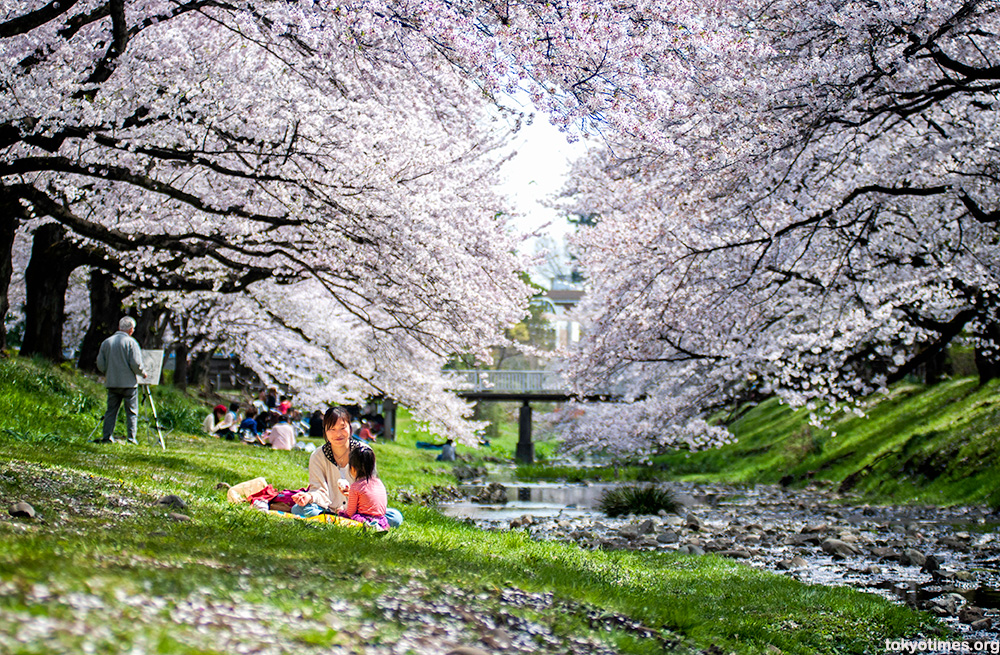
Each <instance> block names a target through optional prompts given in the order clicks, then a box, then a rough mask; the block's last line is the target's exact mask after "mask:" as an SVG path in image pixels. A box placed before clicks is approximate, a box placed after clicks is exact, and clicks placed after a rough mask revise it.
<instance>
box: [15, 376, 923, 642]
mask: <svg viewBox="0 0 1000 655" xmlns="http://www.w3.org/2000/svg"><path fill="white" fill-rule="evenodd" d="M156 393H157V403H158V409H160V413H161V415H163V416H169V417H171V420H172V421H173V427H172V429H171V430H170V431H169V433H168V434H167V436H166V443H167V450H166V451H165V452H164V451H161V450H160V449H159V447H158V445H157V446H153V445H152V444H151V443H146V444H144V445H140V446H130V445H125V444H114V445H97V444H92V443H90V442H89V441H87V436H88V435H89V433H90V432H91V431H92V430H93V428H94V427H95V425H96V418H95V414H99V413H100V411H101V409H102V403H103V395H104V394H103V390H102V389H101V387H100V386H99V385H97V383H96V382H95V381H93V380H90V379H88V378H85V377H81V376H79V375H76V374H75V373H74V372H73V371H71V370H68V369H61V368H58V367H51V366H47V365H45V364H41V363H34V362H29V361H22V360H0V403H3V404H4V406H5V407H9V408H11V409H10V410H9V411H8V412H6V413H5V414H3V415H2V416H0V461H2V462H4V464H3V466H2V470H0V503H2V504H3V507H4V508H6V507H8V506H9V505H10V504H11V503H13V502H15V501H19V500H24V501H28V502H30V503H31V504H32V505H33V506H34V507H35V509H36V510H37V511H38V513H39V517H37V518H35V519H20V518H12V517H10V516H8V515H7V514H6V513H4V515H3V516H2V517H0V543H2V544H3V547H2V548H0V652H10V653H32V654H34V653H39V654H40V653H78V652H100V653H126V652H137V653H184V654H187V653H191V654H193V653H201V654H204V653H220V654H221V653H233V652H262V653H272V652H273V653H293V652H294V653H296V654H301V653H331V652H336V653H348V652H358V653H383V652H384V653H390V652H398V653H407V652H412V653H425V652H426V653H444V652H446V651H447V650H448V648H450V647H453V646H455V645H459V644H467V645H475V646H478V647H480V648H486V649H487V650H489V651H494V652H495V651H497V650H502V649H503V647H504V644H505V643H506V644H508V645H509V643H510V642H511V641H512V640H514V641H516V640H517V639H521V640H528V641H529V642H530V643H534V644H535V646H536V648H537V652H540V653H549V652H553V653H554V652H601V649H602V648H606V647H607V648H611V649H613V650H615V651H617V652H625V653H653V652H657V653H658V652H663V651H664V649H665V647H666V648H667V649H668V650H670V651H671V652H678V653H694V652H698V651H701V650H708V649H711V648H712V647H713V646H715V647H718V648H719V649H721V651H718V652H726V653H728V652H736V653H775V652H776V651H775V650H774V649H775V648H777V649H779V650H780V652H783V653H803V654H805V653H809V654H812V653H874V652H882V649H883V644H884V640H885V639H899V638H904V637H915V636H917V635H918V634H934V633H938V632H937V631H938V630H939V628H937V627H936V624H934V623H933V622H932V620H931V619H930V618H928V617H927V616H926V615H923V614H917V613H915V612H911V611H910V610H907V609H905V608H902V607H898V606H895V605H892V604H890V603H888V602H886V601H884V600H881V599H880V598H878V597H875V596H872V595H868V594H862V593H858V592H855V591H852V590H849V589H845V588H838V589H832V588H825V587H819V586H806V585H802V584H800V583H798V582H795V581H794V580H791V579H789V578H786V577H783V576H779V575H774V574H770V573H767V572H763V571H760V570H757V569H753V568H750V567H747V566H743V565H741V564H738V563H736V562H733V561H731V560H727V559H723V558H719V557H716V556H706V557H691V556H686V555H677V554H668V553H662V552H617V551H616V552H605V551H586V550H581V549H579V548H577V547H575V546H570V545H566V544H561V543H549V542H534V541H532V540H530V539H529V538H528V537H527V536H526V535H525V534H524V533H523V532H519V531H513V532H482V531H479V530H477V529H475V528H473V527H471V526H469V525H466V524H464V523H462V522H460V521H455V520H451V519H447V518H444V517H442V516H441V515H440V514H438V513H437V512H436V511H434V510H433V508H428V507H423V506H420V505H416V504H410V505H401V504H399V502H398V497H397V494H398V492H399V491H400V490H403V489H406V490H408V491H410V492H412V493H413V494H419V493H422V492H425V491H429V490H431V489H432V488H433V487H434V486H435V485H438V484H450V483H453V482H454V478H452V477H451V476H450V473H449V470H450V469H449V467H448V465H446V464H441V463H437V462H435V461H433V457H434V454H435V453H434V452H433V451H419V450H416V449H414V448H413V447H412V445H411V442H412V441H415V440H416V435H413V434H404V435H401V438H400V439H399V441H398V442H397V443H381V444H378V446H377V449H378V450H377V452H378V458H379V468H380V471H381V473H382V476H383V478H384V480H385V482H386V486H387V487H388V488H389V490H390V497H391V498H393V499H392V500H391V501H390V505H396V506H398V507H399V508H400V509H401V510H402V511H403V513H404V515H405V517H406V522H405V523H404V524H403V525H402V526H401V527H400V528H397V529H395V530H393V531H392V532H390V533H389V534H387V535H383V536H374V535H370V534H365V533H361V532H359V531H354V530H346V529H337V528H333V527H328V526H322V525H316V524H311V523H307V522H300V521H295V520H290V519H281V518H277V517H273V516H268V515H265V514H262V513H259V512H255V511H253V510H251V509H250V508H249V507H248V506H243V505H239V506H236V505H231V504H228V503H227V502H226V501H225V499H224V491H221V490H219V489H217V488H216V484H217V483H218V482H228V483H236V482H239V481H242V480H246V479H249V478H252V477H257V476H264V477H266V478H267V479H268V481H269V482H271V483H272V484H274V485H275V486H276V487H278V488H282V487H288V488H295V487H298V486H301V485H303V484H305V482H306V462H307V455H306V454H305V453H301V452H294V451H293V452H274V451H269V450H265V449H259V448H250V447H246V446H241V445H239V444H235V443H231V442H224V441H219V440H216V439H210V438H204V437H199V436H196V435H194V434H192V432H194V429H193V428H192V427H191V426H192V423H194V425H195V426H196V425H197V423H198V422H200V419H201V413H202V412H201V411H200V405H199V404H198V402H197V401H194V400H191V399H189V398H185V397H181V396H179V395H178V394H176V393H174V392H171V391H170V390H167V389H157V390H156ZM140 435H141V437H142V438H143V439H147V438H148V433H146V432H143V431H142V430H140ZM165 494H176V495H178V496H180V497H181V498H182V499H183V500H184V501H185V502H186V504H187V506H186V508H184V509H182V510H170V509H168V508H165V507H162V506H160V505H157V504H156V500H157V499H158V498H160V497H161V496H163V495H165ZM171 511H174V512H181V513H183V514H184V515H185V516H186V517H187V518H188V519H190V520H183V518H181V517H178V516H171V514H170V512H171ZM938 634H939V633H938ZM521 643H523V642H521Z"/></svg>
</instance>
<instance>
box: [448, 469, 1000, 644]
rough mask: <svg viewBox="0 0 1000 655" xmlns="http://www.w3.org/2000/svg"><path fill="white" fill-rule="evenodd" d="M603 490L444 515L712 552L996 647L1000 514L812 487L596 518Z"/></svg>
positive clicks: (590, 540)
mask: <svg viewBox="0 0 1000 655" xmlns="http://www.w3.org/2000/svg"><path fill="white" fill-rule="evenodd" d="M609 486H610V485H605V484H597V485H546V484H536V485H527V486H518V485H517V484H514V485H511V486H510V487H508V489H507V493H506V498H509V499H510V500H509V501H508V502H505V503H497V504H482V503H475V502H456V503H449V504H445V505H443V506H442V509H443V511H445V512H446V513H448V514H450V515H454V516H469V517H470V518H471V519H472V520H473V521H474V522H475V524H476V525H477V526H479V527H482V528H483V529H489V530H523V531H524V532H525V533H526V534H529V535H531V537H532V538H533V539H538V540H551V541H558V542H573V543H576V544H578V545H579V546H580V547H581V548H586V549H601V550H630V551H649V552H654V551H658V552H681V553H691V554H697V555H702V554H705V553H714V554H716V555H718V556H720V557H726V558H730V559H733V560H737V561H740V562H743V563H746V564H748V565H750V566H754V567H757V568H760V569H763V570H768V571H775V572H781V573H783V574H784V575H787V576H789V577H791V578H794V579H796V580H799V581H801V582H804V583H806V584H813V585H816V584H821V585H834V586H848V587H851V588H854V589H858V590H860V591H865V592H867V593H874V594H878V595H880V596H882V597H884V598H887V599H889V600H891V601H894V602H898V603H901V604H905V605H907V606H909V607H913V608H915V609H920V610H922V611H926V612H929V613H931V614H933V615H935V616H938V617H941V618H942V619H943V620H944V621H945V622H946V623H947V624H948V625H949V627H951V628H952V629H953V630H954V631H955V632H956V633H957V634H960V635H961V636H962V638H963V639H965V640H968V641H970V642H974V641H992V642H998V643H1000V621H998V619H1000V568H998V565H1000V539H998V534H997V528H998V527H1000V515H998V514H996V513H994V512H993V511H991V510H990V509H989V508H985V507H982V506H974V507H960V506H953V507H948V508H942V507H939V506H932V505H923V506H917V505H907V506H872V505H869V504H867V503H864V502H862V501H861V500H860V499H859V498H858V497H856V496H853V495H852V494H842V493H839V492H837V491H835V490H833V489H830V488H820V487H817V486H811V487H808V488H805V489H796V490H794V491H793V490H789V489H785V488H782V487H780V486H778V485H757V486H752V487H730V486H725V485H699V484H692V483H664V484H662V485H661V486H662V487H665V488H667V489H669V490H670V491H671V492H672V494H673V495H674V497H675V498H676V500H677V501H678V508H677V509H676V510H675V511H672V512H666V511H662V512H660V514H659V515H657V516H628V517H619V518H609V517H607V516H604V515H603V514H601V512H600V511H598V510H597V509H596V507H597V504H598V501H599V498H600V495H601V494H602V493H603V491H604V490H605V489H607V488H609ZM466 490H467V492H468V493H470V494H476V493H477V492H478V489H477V488H476V487H467V488H466ZM494 491H495V490H494ZM492 495H493V496H494V498H497V497H498V496H499V497H500V498H503V497H504V494H497V493H494V494H492Z"/></svg>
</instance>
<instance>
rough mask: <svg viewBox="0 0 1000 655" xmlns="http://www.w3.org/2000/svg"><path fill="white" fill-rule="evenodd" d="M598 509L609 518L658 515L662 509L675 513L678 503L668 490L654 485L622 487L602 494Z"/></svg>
mask: <svg viewBox="0 0 1000 655" xmlns="http://www.w3.org/2000/svg"><path fill="white" fill-rule="evenodd" d="M598 507H599V508H600V510H601V511H602V512H604V513H605V514H607V515H608V516H621V515H623V514H657V513H659V511H660V510H661V509H662V510H664V511H667V512H673V511H674V510H676V509H677V501H675V500H674V497H673V495H672V494H671V493H670V491H669V490H668V489H665V488H663V487H658V486H656V485H652V484H646V485H631V484H630V485H622V486H620V487H614V488H613V489H608V490H607V491H605V492H604V493H603V494H601V500H600V501H599V503H598Z"/></svg>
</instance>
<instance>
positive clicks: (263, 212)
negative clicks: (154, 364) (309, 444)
mask: <svg viewBox="0 0 1000 655" xmlns="http://www.w3.org/2000/svg"><path fill="white" fill-rule="evenodd" d="M308 4H309V3H284V2H274V3H251V2H232V3H228V2H217V1H215V0H205V1H199V0H194V1H191V2H172V1H164V0H146V1H135V2H126V1H124V0H107V1H97V0H91V1H82V0H81V1H80V2H72V1H68V2H63V3H56V2H49V3H44V2H29V3H21V2H5V3H3V4H2V5H0V39H3V46H4V48H3V51H2V53H3V54H2V56H3V58H4V62H5V65H4V69H3V70H4V72H3V76H4V79H3V82H4V86H3V92H2V93H0V103H2V107H3V111H2V112H0V116H2V125H0V140H2V143H3V146H4V149H3V155H2V157H0V196H2V198H3V203H4V207H7V208H11V209H10V210H9V211H8V212H7V213H5V215H4V217H3V219H2V220H3V221H5V226H6V227H9V228H11V230H12V231H14V230H17V229H20V230H21V231H23V232H30V233H32V234H34V235H35V237H36V241H37V236H38V234H39V230H42V231H43V232H44V233H46V234H49V233H51V235H50V238H49V239H48V241H51V242H52V243H53V244H56V245H59V246H60V247H63V246H62V245H60V244H68V245H66V250H65V252H66V253H71V252H73V253H76V252H86V253H87V255H88V257H97V258H99V259H100V261H99V262H96V264H97V265H99V266H100V267H101V268H103V269H104V270H106V271H108V272H109V273H111V274H113V275H114V276H116V277H117V278H119V279H120V280H121V281H122V283H124V284H126V285H129V286H132V287H135V288H137V289H146V290H148V291H150V292H153V293H154V295H156V296H157V297H158V299H160V300H162V299H169V298H171V294H176V293H182V294H194V296H192V298H197V294H209V295H212V294H215V295H217V296H218V295H224V294H236V295H232V296H231V297H228V298H227V301H226V303H224V305H226V304H228V305H229V306H230V307H232V308H235V309H233V310H232V312H228V311H223V312H221V313H220V314H219V315H218V316H214V317H212V319H213V322H214V323H215V331H214V334H213V337H214V340H215V342H216V343H225V344H226V345H227V346H230V347H235V346H239V347H240V350H238V351H237V352H239V353H240V354H241V355H242V356H243V357H244V358H245V359H247V360H248V362H250V363H252V364H258V365H259V367H260V368H261V369H262V370H259V371H258V372H260V373H263V374H264V375H265V377H267V378H269V379H281V380H282V381H285V382H291V381H296V382H300V381H305V380H308V381H310V382H311V383H312V384H313V385H314V386H315V385H316V384H317V381H318V380H345V379H346V380H350V381H351V385H346V384H345V385H342V386H343V388H341V387H337V389H338V393H340V394H341V396H342V397H347V395H351V394H353V397H358V394H360V393H363V392H368V391H378V392H381V393H385V394H387V395H391V396H393V397H395V398H397V399H398V400H402V401H407V400H412V402H413V403H414V404H415V405H417V409H418V410H421V411H423V410H426V411H424V414H423V415H424V416H425V417H426V418H428V419H431V420H437V421H439V422H449V424H450V425H454V426H457V425H458V422H457V419H458V417H459V416H461V415H462V413H463V412H467V408H466V407H464V405H462V404H461V403H458V402H457V401H454V399H453V396H448V395H447V394H444V389H445V388H446V387H447V386H448V383H447V381H446V379H445V378H443V377H442V375H441V373H440V369H441V364H443V362H444V358H445V357H446V356H447V355H449V354H451V353H452V352H456V351H472V352H476V351H478V352H481V353H486V352H487V351H486V348H487V346H488V345H490V344H492V343H493V342H494V341H495V340H496V339H497V338H498V335H500V334H501V332H502V329H503V327H504V326H505V325H508V324H511V323H514V322H516V321H517V320H518V319H519V318H520V317H521V316H522V314H523V312H524V310H523V307H524V304H525V302H526V300H527V297H528V295H529V292H528V290H527V287H526V286H525V285H524V284H523V283H522V281H521V280H520V278H519V277H518V275H517V271H518V270H519V269H520V268H522V266H521V264H520V262H519V261H518V259H517V257H516V255H515V254H514V253H515V251H516V237H515V235H513V234H512V233H511V231H510V229H509V228H508V226H507V223H506V215H505V214H504V213H503V209H504V207H503V202H502V200H501V199H500V198H499V197H498V196H497V195H496V193H495V192H494V190H493V186H494V179H495V173H496V169H497V166H498V163H499V161H498V158H497V157H496V156H495V155H494V151H495V149H496V148H497V146H499V145H500V144H501V143H502V140H503V138H504V134H505V131H506V129H507V128H506V123H504V122H503V121H496V120H495V119H494V118H493V116H492V115H491V114H490V113H489V112H488V111H487V108H488V102H487V99H486V98H485V97H484V96H483V94H482V93H481V90H480V89H479V88H477V87H476V86H475V85H473V84H470V82H469V81H468V80H467V78H466V77H464V76H462V75H461V74H460V73H459V71H458V70H457V69H456V68H455V66H454V65H453V64H451V63H449V62H448V61H447V60H446V59H445V58H444V56H443V55H442V54H441V52H440V51H439V49H438V48H436V47H435V46H434V44H433V43H432V42H431V41H430V40H428V39H427V38H426V37H421V38H419V39H409V40H402V39H401V38H399V35H400V31H399V29H401V28H399V25H398V21H396V20H391V21H382V20H381V19H378V17H377V16H375V17H373V16H372V15H371V14H370V11H369V12H366V11H362V10H361V9H358V10H357V11H356V12H355V13H353V14H351V17H350V18H347V19H345V18H344V17H343V16H342V15H339V14H340V12H339V11H338V10H337V9H336V7H332V6H330V7H320V6H318V5H317V6H313V7H310V6H308ZM347 13H351V12H347ZM362 15H364V16H368V18H365V19H363V18H362ZM365 20H375V21H376V22H381V23H384V24H385V25H387V26H393V25H395V27H394V28H393V29H388V28H385V29H381V30H365V29H364V24H363V23H364V21H365ZM7 252H8V253H9V252H10V251H9V250H8V251H7ZM50 252H54V251H52V250H50ZM60 252H63V251H60ZM7 258H8V259H10V256H9V255H8V257H7ZM33 263H35V262H33ZM61 263H64V264H65V266H64V268H70V264H71V263H77V262H71V261H70V258H69V255H68V254H67V255H66V256H65V257H63V260H62V261H61ZM88 263H94V262H91V261H89V260H88ZM44 264H45V263H44V260H43V259H39V260H38V261H37V265H38V267H39V269H40V270H45V269H44V268H43V267H44ZM31 265H32V264H29V267H30V266H31ZM69 272H70V271H62V272H60V273H59V278H60V280H65V279H66V277H68V275H69ZM65 288H66V287H65V285H63V286H62V289H65ZM26 293H27V299H28V303H27V304H28V306H29V307H31V306H34V307H40V306H41V305H40V304H39V303H35V304H34V305H33V304H32V300H33V298H34V299H37V298H38V297H39V296H40V295H41V294H40V293H39V292H38V291H32V288H31V285H30V284H29V285H27V292H26ZM49 295H53V294H49ZM54 295H60V294H54ZM159 296H162V298H159ZM60 297H61V296H60ZM261 298H264V299H270V302H269V303H262V302H261V300H260V299H261ZM216 300H218V299H216ZM175 302H176V307H177V309H183V307H184V301H175ZM189 302H190V301H189ZM62 312H63V310H62V308H60V307H54V308H53V309H52V310H51V311H50V312H49V313H48V314H49V318H53V317H54V318H56V319H57V321H53V322H58V321H61V319H62ZM261 321H263V323H264V324H265V325H266V326H267V328H268V329H269V330H272V331H274V332H279V333H280V334H281V335H282V337H281V338H280V339H275V340H269V339H267V338H265V332H264V331H262V325H261ZM317 322H321V323H323V325H322V326H316V325H315V323H317ZM339 330H343V332H344V334H343V335H342V336H338V331H339ZM335 337H336V338H335ZM348 337H349V338H348ZM341 339H346V341H343V342H342V341H341ZM317 340H318V341H317ZM60 341H61V340H56V343H59V342H60ZM362 342H363V343H362ZM338 346H341V347H342V350H338ZM351 349H354V350H357V352H353V351H352V350H351ZM265 353H270V355H269V356H265ZM331 353H335V356H331ZM376 356H379V357H383V358H384V359H380V360H379V361H377V362H375V363H374V364H373V363H372V358H373V357H376ZM392 358H397V359H398V361H388V360H390V359H392ZM404 358H408V359H406V361H403V359H404ZM345 367H346V368H345ZM373 367H374V369H373ZM375 369H378V370H377V371H376V370H375ZM416 369H419V370H420V371H421V374H420V375H416ZM383 371H389V372H387V373H386V372H383ZM328 386H329V385H328ZM435 394H436V395H435ZM432 397H433V399H431V398H432ZM330 400H333V398H332V397H331V398H330ZM470 433H471V430H470V429H469V428H468V427H466V428H464V431H463V432H461V433H460V434H459V435H456V436H461V435H470ZM467 438H471V436H467Z"/></svg>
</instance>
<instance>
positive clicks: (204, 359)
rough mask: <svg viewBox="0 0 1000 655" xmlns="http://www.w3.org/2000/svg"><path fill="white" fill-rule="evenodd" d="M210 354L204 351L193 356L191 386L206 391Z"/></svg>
mask: <svg viewBox="0 0 1000 655" xmlns="http://www.w3.org/2000/svg"><path fill="white" fill-rule="evenodd" d="M211 361H212V352H211V351H205V352H200V353H198V354H197V355H195V357H194V359H193V360H192V362H191V384H193V385H195V386H196V387H202V388H205V389H207V388H208V382H209V377H210V375H209V374H210V367H209V365H210V364H211Z"/></svg>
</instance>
